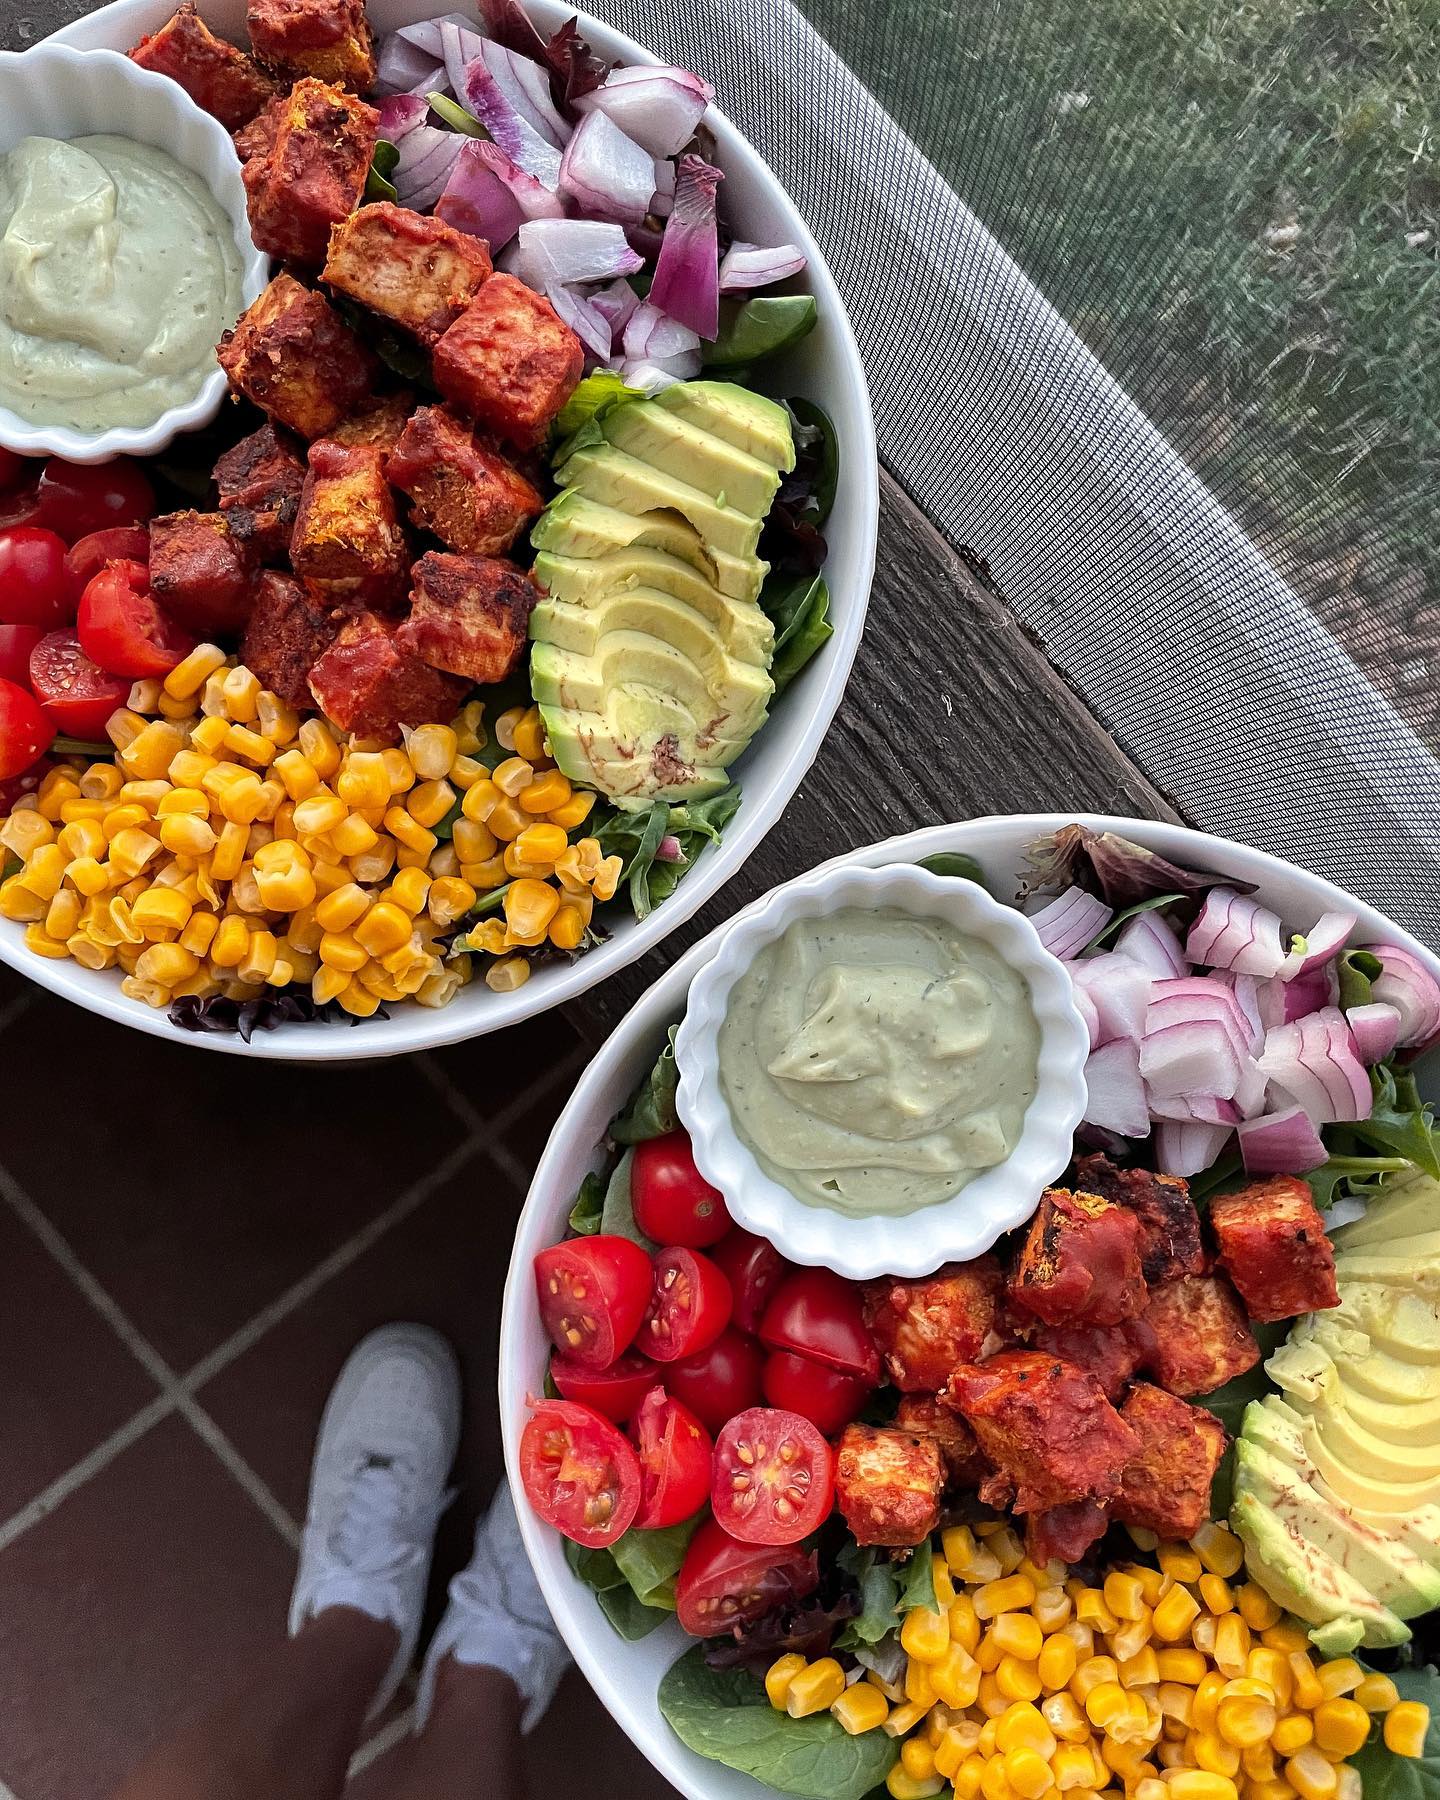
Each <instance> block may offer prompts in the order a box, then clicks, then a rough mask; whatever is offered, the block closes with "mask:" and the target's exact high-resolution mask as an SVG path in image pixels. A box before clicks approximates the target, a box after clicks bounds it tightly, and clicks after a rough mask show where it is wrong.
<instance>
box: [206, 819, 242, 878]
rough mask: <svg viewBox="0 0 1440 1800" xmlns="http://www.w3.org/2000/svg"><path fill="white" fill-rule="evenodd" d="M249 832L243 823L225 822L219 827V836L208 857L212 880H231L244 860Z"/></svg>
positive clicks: (238, 871)
mask: <svg viewBox="0 0 1440 1800" xmlns="http://www.w3.org/2000/svg"><path fill="white" fill-rule="evenodd" d="M249 838H250V833H249V832H248V831H247V830H246V828H245V827H244V826H243V825H238V824H234V823H227V824H225V825H222V826H221V828H220V838H219V841H218V843H217V844H216V845H215V849H214V851H213V852H212V854H211V857H210V877H211V880H212V881H233V880H234V879H235V877H236V876H237V875H238V874H239V873H240V865H241V863H243V862H244V860H245V848H246V845H247V843H248V842H249Z"/></svg>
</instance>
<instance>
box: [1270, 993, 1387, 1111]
mask: <svg viewBox="0 0 1440 1800" xmlns="http://www.w3.org/2000/svg"><path fill="white" fill-rule="evenodd" d="M1257 1061H1258V1064H1259V1067H1260V1068H1261V1069H1262V1070H1263V1071H1264V1073H1265V1074H1266V1075H1267V1076H1268V1077H1269V1079H1270V1080H1271V1081H1272V1082H1274V1083H1275V1085H1276V1086H1277V1087H1279V1088H1281V1089H1283V1090H1284V1092H1285V1093H1286V1094H1287V1095H1289V1097H1290V1098H1291V1099H1292V1100H1296V1101H1298V1102H1299V1103H1300V1105H1301V1106H1303V1107H1304V1108H1305V1111H1306V1112H1307V1113H1308V1114H1309V1116H1310V1119H1311V1121H1312V1123H1314V1124H1315V1125H1317V1126H1318V1125H1331V1124H1334V1123H1336V1122H1338V1121H1342V1120H1346V1119H1368V1118H1369V1116H1370V1108H1371V1104H1372V1096H1371V1092H1370V1078H1369V1076H1368V1075H1367V1074H1366V1073H1365V1067H1364V1064H1363V1063H1362V1062H1361V1060H1360V1054H1359V1050H1358V1048H1357V1046H1356V1043H1355V1034H1354V1033H1353V1032H1352V1031H1351V1029H1350V1027H1349V1025H1348V1024H1347V1023H1346V1019H1345V1015H1344V1013H1342V1012H1341V1011H1340V1010H1339V1008H1338V1007H1334V1006H1327V1007H1324V1008H1322V1009H1321V1011H1319V1012H1314V1013H1307V1014H1306V1016H1305V1017H1304V1018H1303V1019H1295V1020H1293V1021H1292V1022H1291V1023H1290V1024H1288V1025H1275V1026H1272V1028H1271V1029H1270V1030H1269V1031H1268V1032H1266V1034H1265V1048H1264V1050H1263V1051H1262V1053H1261V1054H1260V1056H1259V1057H1258V1058H1257Z"/></svg>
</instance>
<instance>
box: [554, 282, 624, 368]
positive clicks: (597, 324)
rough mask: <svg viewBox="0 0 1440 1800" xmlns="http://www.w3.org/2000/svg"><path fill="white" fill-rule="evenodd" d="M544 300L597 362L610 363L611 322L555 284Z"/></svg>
mask: <svg viewBox="0 0 1440 1800" xmlns="http://www.w3.org/2000/svg"><path fill="white" fill-rule="evenodd" d="M545 298H546V299H547V300H548V301H549V302H550V304H551V305H552V306H553V307H554V308H555V311H556V312H557V313H558V314H559V315H560V317H561V318H562V319H563V320H564V322H565V323H566V324H567V325H568V326H569V327H570V329H571V330H572V331H573V332H574V333H575V335H576V337H578V338H579V340H580V342H581V343H582V344H583V345H584V346H585V348H586V349H587V350H588V351H589V352H590V354H591V355H592V356H593V357H595V358H596V359H597V361H599V362H608V361H609V359H610V321H609V320H608V319H607V318H606V317H605V315H604V314H603V313H601V312H598V311H597V310H596V309H595V307H593V306H592V305H591V304H590V302H589V301H588V300H586V299H584V298H583V297H582V296H581V295H579V294H577V293H576V292H575V291H574V289H573V288H567V287H560V286H559V285H558V284H557V285H556V286H553V287H548V288H546V290H545Z"/></svg>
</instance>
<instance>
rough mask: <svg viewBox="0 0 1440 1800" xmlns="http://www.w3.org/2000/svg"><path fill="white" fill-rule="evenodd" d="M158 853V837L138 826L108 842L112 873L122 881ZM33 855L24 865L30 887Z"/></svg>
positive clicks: (33, 862)
mask: <svg viewBox="0 0 1440 1800" xmlns="http://www.w3.org/2000/svg"><path fill="white" fill-rule="evenodd" d="M46 848H48V846H46ZM44 854H45V850H44V849H41V850H38V851H37V852H36V853H35V857H38V856H43V855H44ZM159 854H160V840H159V838H153V837H151V836H150V834H149V832H148V831H141V830H140V828H139V827H138V826H132V827H131V828H130V829H129V830H127V831H122V832H120V834H119V835H118V836H117V837H115V838H114V839H112V841H111V844H110V868H111V871H112V873H113V874H114V875H117V876H119V877H120V878H121V879H122V880H124V881H129V880H130V879H131V878H132V877H133V876H136V875H138V874H140V873H141V871H142V870H143V869H144V868H145V867H146V866H147V865H148V864H149V863H151V862H153V861H154V859H155V858H156V857H157V856H158V855H159ZM35 857H32V858H31V859H30V862H29V863H28V864H27V865H26V871H25V879H26V881H27V882H28V883H29V885H30V886H31V887H35V868H34V864H35ZM36 891H37V892H39V891H40V890H39V889H38V888H37V889H36Z"/></svg>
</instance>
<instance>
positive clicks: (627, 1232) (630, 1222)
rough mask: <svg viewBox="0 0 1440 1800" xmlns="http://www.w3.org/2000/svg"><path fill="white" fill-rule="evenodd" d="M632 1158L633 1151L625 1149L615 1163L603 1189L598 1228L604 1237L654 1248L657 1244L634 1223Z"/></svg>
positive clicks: (643, 1248)
mask: <svg viewBox="0 0 1440 1800" xmlns="http://www.w3.org/2000/svg"><path fill="white" fill-rule="evenodd" d="M634 1160H635V1152H634V1151H633V1150H627V1151H626V1152H625V1154H624V1155H623V1156H622V1157H621V1158H620V1160H619V1162H618V1163H616V1165H615V1172H614V1174H612V1175H611V1177H610V1185H609V1186H608V1187H607V1188H606V1189H605V1204H604V1205H603V1206H602V1207H601V1209H600V1229H601V1231H603V1232H604V1233H605V1235H606V1237H624V1238H629V1239H630V1241H631V1243H633V1244H639V1245H640V1247H641V1249H642V1250H654V1249H656V1248H657V1247H658V1246H656V1245H655V1244H652V1243H651V1242H650V1240H649V1238H647V1237H646V1235H645V1233H644V1232H643V1231H641V1229H640V1227H639V1226H638V1225H637V1224H636V1223H635V1208H634V1206H633V1204H632V1203H631V1199H630V1165H631V1163H633V1162H634Z"/></svg>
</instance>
